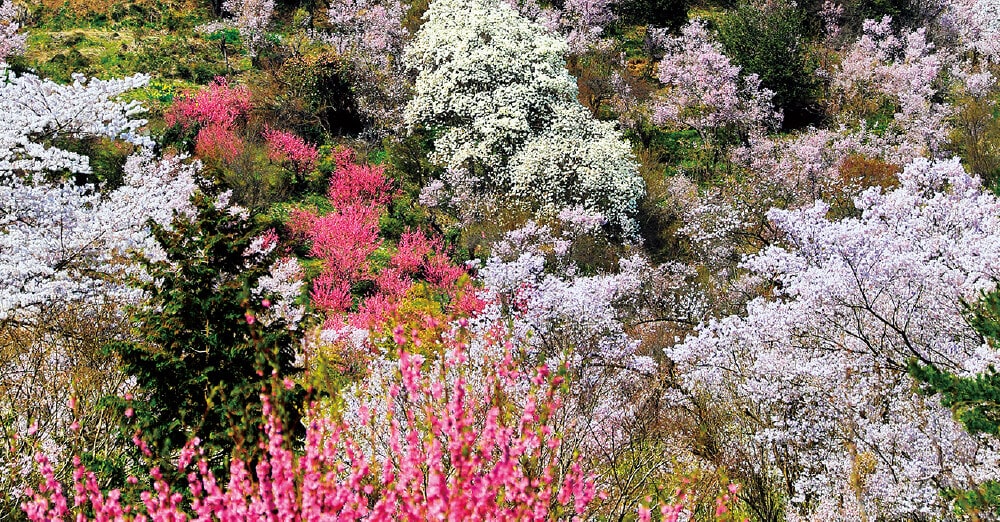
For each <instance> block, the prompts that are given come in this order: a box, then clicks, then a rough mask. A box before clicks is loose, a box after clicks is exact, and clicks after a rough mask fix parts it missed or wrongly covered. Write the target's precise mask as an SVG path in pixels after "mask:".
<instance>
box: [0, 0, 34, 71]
mask: <svg viewBox="0 0 1000 522" xmlns="http://www.w3.org/2000/svg"><path fill="white" fill-rule="evenodd" d="M19 14H20V9H18V8H17V6H16V5H14V1H13V0H4V1H3V2H0V63H4V62H6V61H7V57H9V56H14V55H18V54H21V53H23V52H24V50H25V46H26V45H27V42H28V35H27V34H24V33H19V32H18V30H19V29H20V28H21V25H20V24H18V23H17V17H18V15H19Z"/></svg>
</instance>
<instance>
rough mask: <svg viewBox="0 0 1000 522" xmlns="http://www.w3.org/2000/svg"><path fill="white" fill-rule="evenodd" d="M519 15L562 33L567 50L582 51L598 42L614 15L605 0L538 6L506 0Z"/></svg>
mask: <svg viewBox="0 0 1000 522" xmlns="http://www.w3.org/2000/svg"><path fill="white" fill-rule="evenodd" d="M507 4H508V5H510V6H511V7H512V8H513V9H514V10H515V11H517V13H518V14H520V15H521V16H523V17H525V18H527V19H529V20H531V21H533V22H535V23H538V24H540V25H541V26H542V27H545V28H546V29H548V30H549V31H552V32H554V33H558V34H561V35H563V36H564V37H565V38H566V40H567V42H568V43H569V50H570V52H571V53H574V54H582V53H584V52H586V51H587V50H589V49H592V48H594V46H597V45H599V44H601V43H602V42H603V43H604V44H607V43H608V41H607V40H602V39H601V36H602V35H603V33H604V29H605V28H606V27H607V26H608V25H610V24H611V23H612V22H614V21H615V20H617V19H618V17H617V16H616V14H615V13H614V11H613V10H612V5H613V4H615V2H609V1H608V0H569V1H567V2H564V3H563V4H562V8H561V9H560V8H559V7H556V6H555V5H551V4H550V5H548V6H546V7H542V6H540V5H539V4H538V2H536V1H535V0H507Z"/></svg>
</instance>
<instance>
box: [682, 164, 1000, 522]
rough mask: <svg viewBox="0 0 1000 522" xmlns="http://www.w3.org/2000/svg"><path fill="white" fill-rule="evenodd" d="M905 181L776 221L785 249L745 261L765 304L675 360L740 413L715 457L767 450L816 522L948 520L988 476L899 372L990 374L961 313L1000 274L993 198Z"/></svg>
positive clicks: (916, 175)
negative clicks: (952, 505)
mask: <svg viewBox="0 0 1000 522" xmlns="http://www.w3.org/2000/svg"><path fill="white" fill-rule="evenodd" d="M899 181H900V183H901V186H899V187H898V188H896V189H894V190H891V191H883V190H882V189H879V188H871V189H868V190H866V191H864V192H862V193H861V195H860V196H859V197H858V198H856V200H855V204H856V205H857V207H858V209H859V210H860V211H861V212H862V215H861V216H860V217H858V218H846V219H843V220H840V221H831V220H830V219H828V218H827V210H828V207H827V205H826V204H824V203H822V202H817V203H816V204H815V206H813V207H812V208H806V209H802V210H773V211H771V213H770V217H771V219H772V221H773V222H774V224H775V225H776V226H777V227H778V228H779V229H780V230H781V231H783V232H784V234H785V235H786V238H787V242H786V246H783V247H778V246H773V247H770V248H767V249H765V250H764V251H763V252H761V253H760V254H757V255H754V256H751V257H750V258H748V259H747V260H746V261H745V263H744V265H745V267H746V268H748V269H749V270H750V271H751V274H752V275H753V276H754V277H756V278H758V281H759V282H761V283H767V284H770V285H773V292H770V297H759V298H757V299H755V300H753V301H751V302H750V303H749V305H748V306H747V310H746V315H745V316H731V317H726V318H723V319H720V320H717V321H712V322H710V323H708V324H706V325H704V326H703V327H702V329H701V331H700V333H699V334H698V335H697V336H696V337H694V338H691V339H688V340H687V341H686V342H685V343H683V344H681V345H679V346H677V347H675V348H673V349H671V350H669V351H668V355H669V356H670V357H671V358H672V359H673V360H674V361H675V362H676V363H677V364H678V365H679V367H680V368H681V369H682V371H683V373H684V375H685V382H686V383H687V385H688V386H690V387H691V389H692V390H700V391H703V392H707V395H708V396H710V397H711V398H712V400H714V401H718V402H719V404H720V405H722V406H723V407H725V408H729V409H730V410H731V411H742V412H743V413H742V414H741V416H740V418H742V419H743V420H742V422H740V423H736V424H734V425H733V426H731V428H732V429H730V430H728V431H725V434H724V435H720V438H722V439H724V440H723V441H721V444H722V445H723V448H722V451H723V452H725V451H727V448H728V449H729V450H731V451H734V452H737V451H740V450H739V448H740V447H742V448H748V447H757V448H760V451H761V454H763V455H766V456H767V457H766V460H765V463H764V464H763V465H764V466H765V467H767V468H768V469H766V470H764V471H765V472H769V473H779V474H783V476H784V480H783V482H785V483H787V484H789V485H790V487H791V490H790V491H788V494H789V495H790V497H791V501H792V509H793V510H795V511H799V512H801V513H806V514H809V513H810V512H811V513H812V514H811V517H810V518H811V519H814V520H859V519H864V518H867V519H869V520H874V519H879V520H881V519H886V518H914V517H918V518H919V517H926V516H946V513H947V509H948V508H947V506H946V505H944V502H943V501H942V500H941V496H940V492H941V490H942V489H943V488H947V487H959V488H969V487H971V486H973V485H974V484H977V483H980V482H981V481H983V480H987V479H993V480H995V479H996V478H997V469H998V468H997V466H996V465H997V462H998V460H997V459H998V454H997V453H996V451H995V449H994V448H990V447H987V446H986V445H985V442H984V441H981V440H977V439H974V438H972V437H970V436H969V435H968V434H966V433H965V432H964V431H963V429H962V427H961V426H960V425H959V424H957V423H956V422H955V421H954V420H953V418H952V416H951V413H950V412H949V411H948V410H946V409H944V408H942V407H941V406H940V405H939V404H938V403H937V400H936V399H935V398H933V397H921V396H918V395H917V394H915V386H914V383H913V381H912V380H911V378H910V377H909V376H908V375H907V372H906V364H907V362H908V361H910V360H911V359H915V360H917V361H921V362H924V363H927V362H932V363H934V364H935V365H939V366H942V367H945V368H948V369H949V370H950V371H954V372H957V373H959V374H965V373H969V372H975V371H977V370H980V369H982V368H984V367H985V366H986V365H987V364H995V363H996V362H997V361H996V359H997V357H996V352H995V351H993V350H985V349H984V347H983V341H982V339H980V338H979V337H978V336H977V335H976V333H975V332H974V331H973V330H972V329H971V328H970V327H969V326H968V325H967V323H966V322H965V320H964V319H963V316H962V305H961V300H963V299H965V300H969V301H972V300H976V299H977V298H978V296H979V295H980V293H981V292H982V291H984V290H987V289H991V288H993V287H994V286H995V281H996V279H997V278H998V277H1000V200H998V198H997V197H996V196H994V195H993V194H991V193H988V192H986V191H984V190H983V188H982V187H981V185H980V182H979V180H978V179H977V178H974V177H972V176H970V175H969V174H967V173H966V172H965V171H964V169H963V167H962V166H961V164H960V163H959V161H958V160H957V159H954V160H944V161H938V162H932V161H929V160H926V159H917V160H915V161H913V162H912V163H911V164H909V165H907V166H906V168H905V169H904V170H903V172H902V173H901V174H900V175H899ZM766 462H769V463H770V464H766ZM756 465H758V466H759V465H762V464H761V463H759V462H758V464H756ZM768 470H769V471H768Z"/></svg>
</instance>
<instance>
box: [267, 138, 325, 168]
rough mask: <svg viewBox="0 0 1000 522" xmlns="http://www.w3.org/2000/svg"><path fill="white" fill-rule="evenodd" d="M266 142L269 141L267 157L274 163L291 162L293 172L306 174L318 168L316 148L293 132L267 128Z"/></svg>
mask: <svg viewBox="0 0 1000 522" xmlns="http://www.w3.org/2000/svg"><path fill="white" fill-rule="evenodd" d="M264 140H266V141H267V157H268V158H269V159H270V160H271V161H274V162H279V163H282V162H286V161H287V162H289V163H291V165H292V170H294V171H295V172H297V173H299V174H305V173H307V172H309V171H311V170H312V169H313V168H315V167H316V160H317V159H319V152H318V151H317V149H316V146H314V145H310V144H308V143H306V141H305V140H303V139H302V138H300V137H298V136H296V135H295V134H292V133H291V132H287V131H281V130H275V129H271V128H267V129H265V130H264Z"/></svg>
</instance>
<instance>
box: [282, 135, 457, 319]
mask: <svg viewBox="0 0 1000 522" xmlns="http://www.w3.org/2000/svg"><path fill="white" fill-rule="evenodd" d="M336 160H337V169H336V171H335V172H334V173H333V177H332V179H331V180H330V188H329V191H328V192H327V196H328V198H329V201H330V203H331V204H332V205H333V206H334V211H332V212H330V213H328V214H325V215H319V214H317V213H314V212H310V211H302V210H300V211H296V212H293V213H292V216H291V220H290V222H289V227H290V228H291V229H292V231H293V232H294V233H296V234H298V235H300V236H302V237H304V238H305V239H307V240H308V241H310V242H311V243H312V247H311V249H310V255H311V256H312V257H314V258H317V259H319V260H321V261H322V262H323V271H322V273H321V274H320V275H319V277H317V278H316V279H314V280H313V288H312V292H311V293H310V295H311V297H312V300H313V303H314V304H315V305H316V306H317V307H319V308H321V309H323V310H326V311H327V312H332V313H333V316H332V317H331V322H333V321H334V320H336V321H342V319H343V313H344V312H347V311H348V310H350V309H351V308H352V305H353V299H352V295H351V286H352V285H353V284H355V283H357V282H360V281H363V280H370V281H373V282H374V283H375V288H376V292H375V293H374V294H373V295H370V296H368V297H367V298H366V299H364V300H363V301H362V302H360V303H359V304H358V309H357V312H356V313H354V314H352V315H351V317H349V318H348V322H349V323H350V324H352V325H353V326H356V327H359V328H372V327H374V326H376V325H378V324H380V323H382V322H384V321H385V320H386V319H387V318H388V317H389V316H391V314H392V313H393V312H395V310H396V308H397V306H398V304H399V302H400V300H402V299H403V297H404V296H405V295H406V293H407V292H408V291H409V289H410V288H411V287H412V286H413V284H414V281H415V280H416V279H417V278H418V277H419V278H422V279H423V280H425V281H426V282H427V283H428V284H429V285H431V287H432V288H433V289H435V290H438V291H441V292H443V293H445V294H447V295H449V296H450V297H452V298H454V297H457V291H456V288H455V285H456V283H457V282H458V279H459V278H460V277H461V276H462V275H463V274H464V273H465V270H464V269H463V268H461V267H459V266H456V265H454V264H453V263H452V262H451V260H450V258H449V257H448V256H447V254H446V253H445V248H444V246H443V245H442V244H441V242H440V240H438V239H436V238H430V237H428V236H427V235H425V234H424V233H423V232H421V231H407V232H404V233H403V236H402V238H401V239H400V241H399V243H398V245H397V247H396V252H395V254H393V256H392V258H391V259H390V260H389V263H388V265H387V266H386V267H385V268H383V269H382V270H380V271H379V272H378V273H377V274H376V273H374V272H373V271H372V269H371V266H370V265H369V262H368V260H369V257H370V256H371V255H372V254H374V253H375V251H376V250H378V249H379V248H380V247H381V246H382V238H381V237H380V236H379V218H380V217H381V216H382V215H383V214H384V213H385V211H386V207H387V205H388V204H389V201H390V200H391V199H392V197H393V196H394V195H395V189H394V188H393V180H392V179H391V178H388V177H387V176H386V175H385V169H384V168H383V167H381V166H378V165H361V164H358V163H357V162H356V161H355V159H354V154H353V152H352V151H350V150H346V151H344V152H342V153H340V154H338V156H337V158H336ZM464 305H467V306H468V307H472V308H474V307H475V306H476V304H475V303H471V302H466V303H464ZM328 326H330V327H334V326H335V325H334V324H329V325H328Z"/></svg>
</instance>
